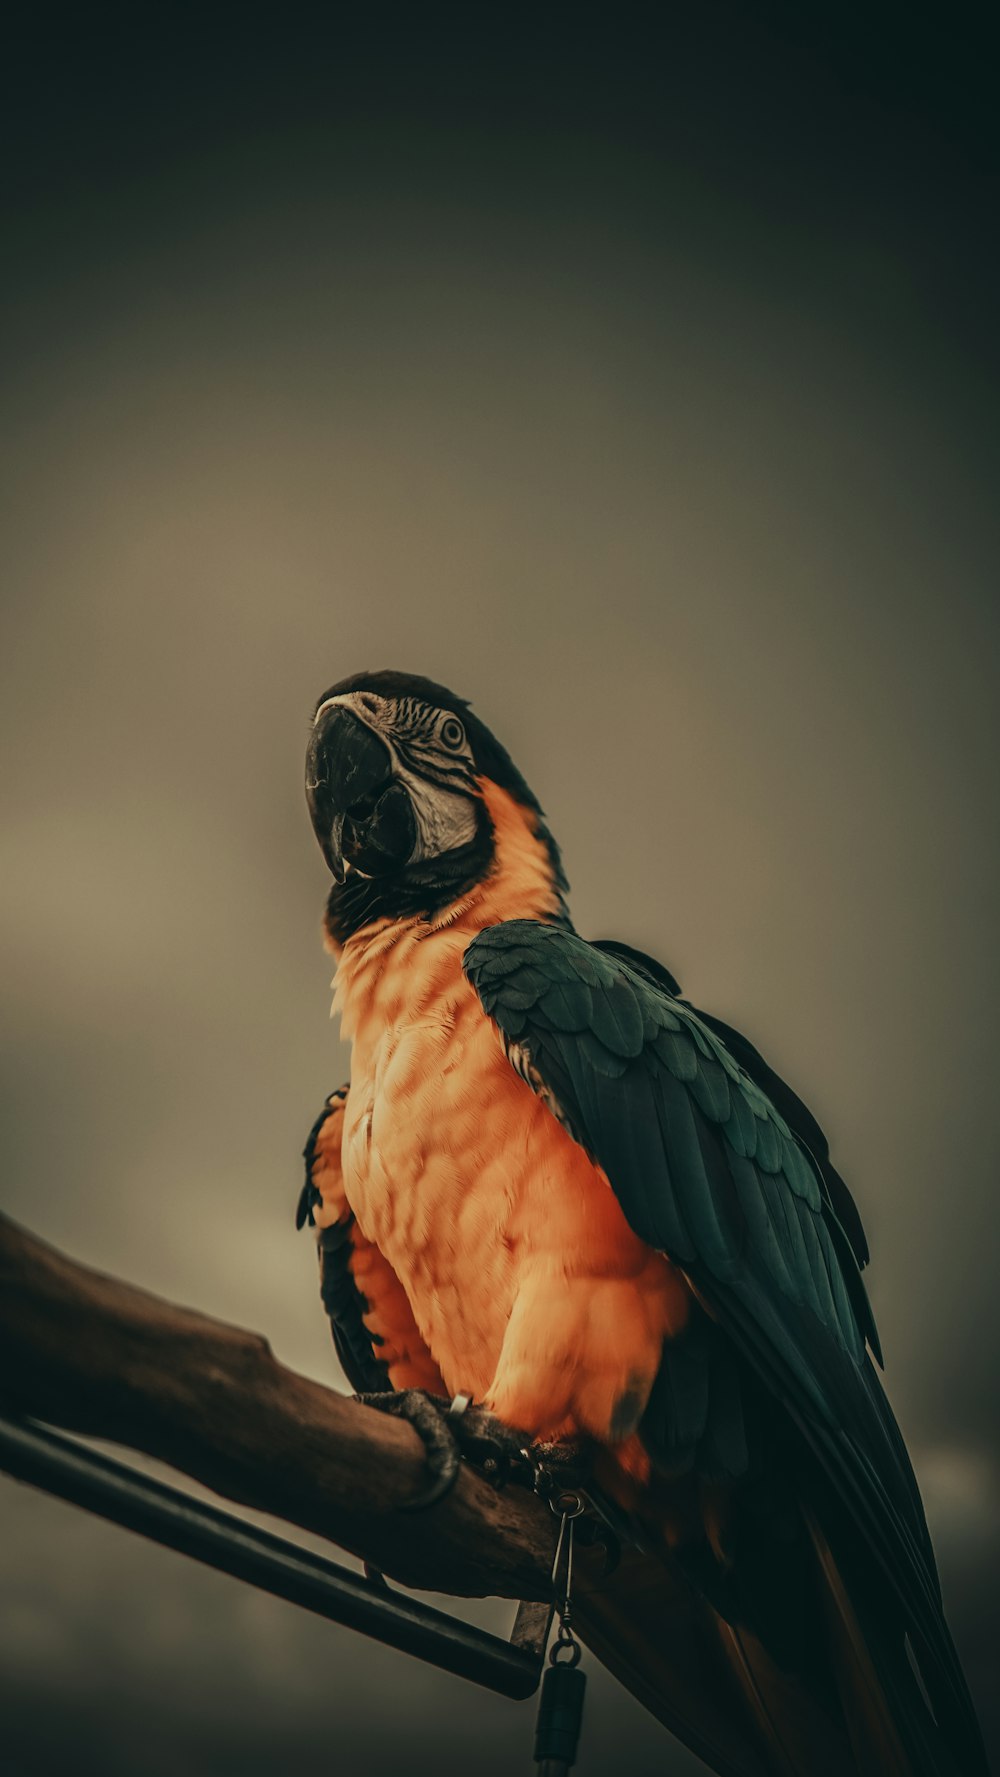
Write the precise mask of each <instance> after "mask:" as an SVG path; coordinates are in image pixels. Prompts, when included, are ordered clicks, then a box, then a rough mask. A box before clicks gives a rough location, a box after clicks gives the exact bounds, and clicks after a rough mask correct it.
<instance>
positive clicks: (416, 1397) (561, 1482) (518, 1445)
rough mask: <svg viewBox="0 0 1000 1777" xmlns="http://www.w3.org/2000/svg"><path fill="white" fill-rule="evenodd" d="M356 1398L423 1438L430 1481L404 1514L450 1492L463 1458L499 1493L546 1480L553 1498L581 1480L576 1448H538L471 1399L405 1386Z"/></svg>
mask: <svg viewBox="0 0 1000 1777" xmlns="http://www.w3.org/2000/svg"><path fill="white" fill-rule="evenodd" d="M355 1398H356V1399H357V1400H359V1401H362V1402H363V1403H364V1405H365V1406H366V1407H374V1408H375V1409H376V1410H377V1411H378V1412H380V1413H390V1414H392V1415H393V1416H394V1417H395V1418H397V1419H406V1420H408V1421H409V1423H410V1424H411V1425H412V1426H413V1428H414V1430H415V1431H416V1432H417V1433H418V1434H419V1436H420V1438H421V1439H422V1440H423V1445H424V1450H425V1452H426V1462H427V1481H426V1483H425V1485H424V1486H423V1487H422V1488H420V1490H419V1491H418V1492H417V1494H416V1495H415V1496H414V1497H413V1498H412V1499H408V1500H407V1501H406V1502H405V1504H404V1505H403V1506H402V1507H401V1508H400V1509H401V1510H402V1511H407V1512H416V1511H424V1510H426V1508H427V1507H428V1506H432V1505H436V1504H437V1502H438V1500H440V1499H443V1498H444V1497H445V1495H446V1494H447V1493H450V1492H451V1489H452V1487H454V1485H455V1482H456V1480H457V1479H458V1472H459V1468H460V1466H461V1459H462V1457H463V1456H464V1457H465V1458H466V1460H467V1461H468V1462H470V1463H471V1464H472V1465H473V1467H474V1468H477V1469H479V1470H480V1471H481V1472H482V1474H483V1475H485V1477H486V1479H487V1480H488V1481H489V1482H490V1483H491V1485H492V1486H494V1487H496V1488H498V1489H499V1488H501V1487H504V1486H506V1484H507V1482H508V1481H519V1482H521V1483H522V1484H523V1485H524V1486H527V1487H534V1486H537V1485H538V1483H539V1478H540V1477H542V1476H544V1477H546V1482H545V1485H544V1486H543V1487H541V1488H540V1491H544V1492H545V1493H546V1495H548V1494H550V1493H551V1492H553V1491H555V1492H558V1491H561V1490H564V1489H565V1488H567V1487H570V1486H571V1485H575V1484H576V1483H577V1482H578V1480H579V1472H580V1471H579V1458H580V1452H579V1450H577V1448H576V1447H575V1446H573V1445H570V1444H534V1443H532V1441H531V1438H530V1437H529V1435H528V1433H527V1432H522V1431H518V1430H517V1429H516V1427H514V1426H511V1425H508V1424H507V1423H506V1421H505V1420H503V1419H498V1418H497V1416H496V1414H495V1413H490V1412H488V1410H487V1409H486V1408H485V1407H476V1406H473V1404H472V1402H471V1401H470V1399H469V1397H468V1395H462V1394H458V1395H456V1396H455V1398H454V1400H452V1401H448V1400H446V1399H444V1397H443V1396H441V1395H433V1394H428V1393H427V1392H426V1391H425V1390H424V1389H421V1388H404V1389H400V1390H399V1391H398V1392H392V1393H388V1394H359V1395H357V1396H356V1397H355ZM574 1462H575V1463H576V1465H577V1466H574Z"/></svg>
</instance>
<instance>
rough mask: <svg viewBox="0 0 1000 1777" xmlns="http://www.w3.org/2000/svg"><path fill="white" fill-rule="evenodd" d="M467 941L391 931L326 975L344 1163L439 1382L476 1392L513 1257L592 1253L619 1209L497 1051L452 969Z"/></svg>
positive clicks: (567, 1257)
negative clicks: (334, 1012) (339, 971)
mask: <svg viewBox="0 0 1000 1777" xmlns="http://www.w3.org/2000/svg"><path fill="white" fill-rule="evenodd" d="M467 942H468V934H465V935H464V936H461V935H459V934H458V933H454V932H448V933H440V934H437V935H435V936H434V937H433V938H423V939H421V940H420V941H419V942H418V943H417V942H415V943H413V944H412V945H408V943H407V940H406V939H403V940H401V941H399V942H398V943H396V944H394V946H393V950H392V951H391V952H390V953H389V954H387V955H386V956H385V957H384V958H383V959H382V961H381V963H380V964H379V965H378V966H377V967H370V968H366V969H365V970H364V971H363V974H362V977H361V978H359V979H353V978H352V977H351V976H349V975H348V976H345V978H344V979H343V980H338V1004H339V1007H340V1009H341V1012H342V1017H343V1021H344V1027H345V1034H348V1035H349V1036H350V1037H351V1039H352V1043H353V1052H352V1066H351V1086H350V1092H349V1096H348V1100H347V1105H346V1108H345V1113H344V1132H343V1145H342V1167H343V1180H344V1190H345V1193H346V1196H347V1199H348V1202H349V1203H350V1205H351V1208H352V1209H353V1211H354V1214H355V1216H356V1217H357V1221H358V1224H359V1226H360V1228H361V1231H362V1233H363V1234H364V1235H365V1237H366V1239H368V1240H370V1241H372V1242H373V1243H374V1244H375V1245H376V1246H377V1247H378V1248H379V1249H380V1251H381V1252H382V1253H383V1254H384V1255H385V1257H386V1258H387V1259H388V1261H389V1263H390V1265H391V1266H392V1268H393V1270H394V1271H395V1273H396V1275H397V1277H398V1278H399V1280H400V1282H401V1283H402V1285H403V1288H404V1289H405V1291H406V1294H407V1296H408V1297H409V1300H410V1303H411V1306H412V1308H413V1312H414V1317H415V1319H416V1322H417V1325H418V1327H419V1329H420V1332H421V1335H422V1337H423V1338H424V1340H425V1342H426V1343H427V1345H428V1347H429V1349H430V1350H431V1352H432V1353H433V1355H434V1357H435V1359H436V1361H437V1363H438V1364H439V1366H440V1368H441V1371H442V1374H443V1375H444V1377H445V1379H446V1381H447V1382H448V1385H449V1387H454V1388H465V1389H471V1390H473V1391H474V1392H476V1393H477V1394H478V1395H480V1396H481V1395H482V1394H483V1393H484V1392H485V1391H486V1389H487V1387H488V1386H489V1383H490V1381H491V1379H492V1376H493V1372H494V1369H495V1366H496V1362H497V1357H498V1354H499V1351H500V1347H501V1345H502V1342H503V1337H504V1332H505V1329H506V1326H507V1323H508V1320H509V1319H510V1314H511V1309H512V1305H513V1302H514V1299H515V1296H516V1294H517V1291H518V1287H519V1284H520V1283H521V1282H522V1281H523V1278H524V1275H525V1272H526V1270H527V1269H528V1268H529V1267H532V1266H537V1265H538V1264H539V1263H542V1264H551V1265H552V1266H554V1267H555V1268H557V1269H558V1270H560V1271H561V1270H563V1269H564V1268H565V1267H566V1266H567V1265H569V1266H572V1265H573V1263H574V1262H577V1263H586V1264H588V1266H591V1265H592V1266H593V1267H595V1268H598V1269H601V1268H603V1267H604V1265H606V1263H607V1254H608V1251H609V1248H610V1249H612V1250H613V1248H614V1233H615V1230H613V1229H612V1227H611V1226H610V1220H609V1219H614V1218H615V1217H616V1216H617V1214H618V1212H617V1206H616V1205H615V1204H614V1200H613V1198H612V1194H611V1192H610V1191H609V1190H608V1188H607V1185H606V1183H604V1182H603V1180H601V1179H600V1178H599V1175H598V1174H597V1172H596V1170H595V1168H594V1167H593V1165H592V1163H591V1162H590V1161H589V1160H588V1159H587V1157H586V1155H585V1154H584V1153H583V1151H582V1149H580V1148H579V1147H577V1145H576V1144H575V1143H574V1142H573V1141H572V1140H571V1139H570V1138H569V1136H568V1135H567V1134H566V1132H565V1131H564V1130H563V1129H562V1128H561V1126H560V1125H559V1123H558V1122H557V1121H556V1119H555V1118H554V1117H553V1116H552V1115H551V1113H550V1112H549V1111H548V1110H547V1109H546V1107H545V1106H544V1105H543V1104H542V1103H541V1101H540V1100H539V1099H537V1098H536V1097H535V1095H534V1093H533V1092H532V1090H531V1088H530V1087H529V1086H527V1085H526V1084H525V1083H524V1082H523V1081H522V1080H521V1079H520V1078H519V1077H518V1076H517V1074H515V1072H514V1070H513V1069H512V1067H511V1065H510V1063H509V1062H508V1060H507V1058H506V1056H505V1055H504V1053H503V1050H502V1048H501V1044H500V1039H499V1036H498V1034H497V1032H496V1030H495V1028H494V1026H493V1025H492V1024H491V1023H490V1021H489V1020H488V1018H487V1017H486V1014H485V1013H484V1012H483V1010H482V1007H481V1006H480V1004H479V1000H478V998H477V996H476V994H475V992H474V990H473V989H472V988H471V987H470V986H469V984H468V982H467V981H466V980H465V977H464V975H463V974H462V968H461V959H462V954H463V952H464V948H465V945H466V944H467ZM368 961H369V962H371V961H372V959H368ZM342 967H343V965H342ZM404 990H405V991H404Z"/></svg>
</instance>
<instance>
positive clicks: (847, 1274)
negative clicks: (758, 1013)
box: [299, 672, 987, 1777]
mask: <svg viewBox="0 0 1000 1777" xmlns="http://www.w3.org/2000/svg"><path fill="white" fill-rule="evenodd" d="M306 770H307V778H306V782H307V796H308V802H309V808H310V813H311V817H312V823H313V827H314V829H315V833H316V837H317V839H318V841H319V845H320V847H321V849H322V852H323V855H324V858H325V859H326V863H327V866H328V868H329V871H330V874H331V876H332V879H333V881H332V886H331V888H330V892H329V899H328V902H327V906H326V915H325V922H324V928H325V941H326V944H327V947H328V948H329V950H330V951H331V952H332V954H333V956H334V957H335V958H336V976H335V995H334V1010H335V1011H336V1012H337V1013H339V1016H340V1020H341V1029H342V1032H343V1034H344V1036H345V1038H347V1039H348V1040H349V1041H350V1044H351V1079H350V1084H349V1085H347V1086H345V1087H343V1088H341V1089H339V1090H338V1091H337V1092H335V1093H333V1094H332V1095H331V1096H330V1098H329V1099H328V1101H327V1103H326V1104H325V1105H324V1107H323V1111H322V1113H321V1115H320V1117H319V1119H318V1120H317V1123H316V1125H315V1127H314V1129H313V1132H312V1135H311V1137H310V1141H309V1144H308V1147H307V1150H306V1159H307V1178H306V1185H305V1188H304V1191H303V1197H302V1201H301V1203H300V1218H299V1219H300V1222H301V1221H304V1220H307V1219H308V1220H309V1221H311V1222H313V1223H314V1224H315V1225H316V1227H317V1229H318V1230H319V1233H318V1240H319V1243H320V1256H321V1281H322V1293H323V1299H324V1302H325V1306H326V1309H327V1311H328V1314H329V1316H330V1319H331V1322H332V1327H333V1334H334V1339H335V1342H336V1347H337V1351H338V1352H339V1355H340V1358H341V1360H342V1363H343V1367H344V1369H345V1371H346V1373H347V1376H348V1379H349V1380H350V1382H351V1384H352V1386H353V1387H355V1388H356V1389H359V1390H361V1391H364V1392H366V1393H369V1394H372V1395H374V1396H378V1395H384V1394H392V1393H393V1391H397V1392H398V1393H399V1395H400V1397H401V1398H403V1397H405V1398H406V1399H407V1400H408V1401H428V1402H433V1401H434V1400H435V1399H441V1400H443V1401H445V1402H447V1401H448V1400H451V1399H453V1398H456V1397H458V1396H460V1395H464V1396H466V1397H470V1398H471V1399H472V1400H473V1401H474V1402H476V1403H478V1404H479V1405H481V1406H482V1407H483V1408H485V1409H486V1410H488V1413H489V1414H491V1415H493V1416H494V1417H495V1421H496V1422H497V1423H498V1424H501V1425H502V1426H506V1427H509V1428H511V1431H512V1435H514V1436H515V1438H516V1439H517V1440H518V1441H520V1442H522V1443H523V1442H524V1441H525V1440H533V1441H536V1442H538V1443H543V1444H546V1443H547V1444H550V1445H553V1446H555V1447H560V1446H563V1445H566V1446H571V1447H575V1448H576V1449H578V1450H579V1449H582V1450H585V1451H586V1452H588V1453H589V1460H590V1463H591V1469H590V1480H589V1482H588V1488H589V1494H590V1497H591V1498H592V1499H595V1500H597V1501H598V1502H599V1501H600V1500H601V1499H604V1500H605V1501H607V1502H609V1506H610V1508H612V1509H613V1510H614V1511H616V1512H617V1514H618V1521H619V1522H620V1521H621V1518H622V1515H623V1514H624V1516H625V1521H626V1522H627V1523H628V1524H629V1525H631V1526H632V1527H633V1530H634V1539H635V1550H636V1551H638V1553H637V1554H635V1552H633V1558H632V1560H631V1562H630V1565H629V1568H628V1572H629V1575H630V1578H629V1583H628V1586H627V1587H626V1588H625V1589H624V1591H623V1589H622V1587H621V1586H619V1587H618V1588H617V1589H614V1590H611V1591H609V1593H608V1595H607V1596H605V1595H604V1594H603V1593H602V1592H601V1591H600V1590H599V1589H598V1590H595V1591H593V1592H591V1593H588V1594H586V1595H585V1596H583V1597H582V1598H580V1599H579V1600H578V1602H577V1606H576V1612H575V1621H576V1623H577V1626H578V1627H579V1629H580V1632H581V1634H582V1636H583V1639H584V1640H585V1641H587V1642H588V1644H589V1645H590V1646H591V1647H592V1648H593V1650H594V1651H595V1652H596V1653H597V1654H598V1656H599V1657H600V1658H601V1659H602V1660H603V1661H604V1662H605V1663H606V1664H607V1665H608V1666H609V1667H610V1668H611V1670H612V1671H613V1672H614V1673H615V1674H616V1675H617V1676H618V1677H619V1678H620V1679H621V1680H622V1681H623V1682H624V1683H625V1684H626V1685H629V1686H630V1687H631V1688H632V1689H633V1691H634V1692H635V1693H636V1695H638V1696H639V1697H640V1698H641V1699H642V1701H643V1702H644V1703H645V1704H646V1705H647V1706H648V1707H649V1708H650V1709H651V1710H653V1711H654V1712H655V1714H656V1715H658V1716H659V1718H660V1719H661V1721H662V1722H663V1723H664V1724H665V1725H666V1726H667V1727H668V1728H669V1729H671V1731H672V1732H673V1733H674V1734H675V1735H677V1736H678V1737H679V1738H680V1739H681V1740H682V1741H684V1742H685V1743H686V1744H687V1745H688V1746H689V1747H691V1748H692V1749H693V1750H694V1751H695V1752H696V1753H697V1754H698V1755H699V1756H700V1757H701V1758H702V1759H703V1760H704V1761H705V1763H706V1764H707V1765H708V1766H709V1767H710V1768H711V1769H712V1770H714V1771H716V1772H718V1773H720V1774H721V1777H776V1774H778V1773H780V1774H782V1777H792V1774H795V1777H850V1774H852V1773H856V1774H858V1777H876V1774H877V1777H887V1774H889V1777H979V1774H981V1773H985V1772H986V1769H987V1766H986V1758H985V1752H984V1749H983V1745H982V1741H981V1738H980V1733H979V1728H978V1725H977V1722H976V1717H975V1713H974V1710H973V1706H972V1703H971V1700H970V1697H969V1693H968V1690H967V1687H966V1683H965V1679H964V1676H963V1673H962V1669H961V1666H960V1664H959V1660H958V1657H957V1654H956V1652H955V1648H954V1645H953V1643H952V1640H951V1637H950V1635H949V1632H948V1628H947V1626H946V1623H945V1619H944V1615H943V1612H942V1605H941V1594H940V1589H939V1584H938V1578H937V1573H936V1568H935V1562H934V1555H933V1552H932V1549H931V1543H930V1538H929V1536H928V1531H927V1525H926V1522H925V1518H924V1512H923V1508H922V1505H921V1501H920V1495H919V1493H918V1490H917V1484H916V1481H915V1479H914V1475H913V1470H912V1468H911V1466H910V1462H909V1459H908V1456H907V1453H906V1449H905V1446H904V1443H903V1439H902V1436H901V1434H900V1431H899V1429H898V1427H897V1425H896V1422H895V1420H894V1418H893V1415H892V1412H891V1410H890V1408H889V1405H888V1402H887V1400H886V1398H885V1395H884V1394H883V1392H882V1388H881V1386H880V1383H879V1380H878V1375H877V1371H876V1368H875V1364H876V1363H878V1364H879V1365H881V1353H880V1351H879V1343H878V1334H877V1332H876V1328H875V1322H874V1320H873V1317H872V1312H871V1309H870V1306H869V1303H868V1298H867V1295H866V1292H865V1287H864V1283H863V1281H862V1276H861V1273H862V1270H863V1268H864V1266H865V1264H866V1262H867V1260H868V1248H867V1244H866V1241H865V1236H864V1232H863V1229H862V1225H861V1221H860V1218H859V1215H858V1212H857V1209H856V1207H855V1204H854V1202H853V1199H852V1197H851V1195H850V1192H849V1191H848V1189H847V1186H846V1185H845V1184H844V1182H843V1180H842V1179H841V1178H840V1176H839V1175H838V1173H837V1172H836V1171H835V1169H834V1167H833V1165H832V1163H831V1160H830V1156H829V1150H828V1146H827V1142H826V1139H825V1137H824V1135H823V1133H822V1131H821V1130H820V1128H819V1127H818V1125H817V1123H816V1121H815V1119H814V1118H813V1117H812V1116H811V1114H810V1113H809V1111H808V1110H807V1109H806V1107H805V1105H804V1104H803V1103H802V1102H801V1101H800V1099H799V1098H798V1097H797V1096H796V1095H795V1093H794V1092H793V1091H792V1090H791V1088H790V1087H789V1086H787V1085H786V1084H785V1083H784V1081H783V1080H781V1079H780V1078H779V1077H778V1075H777V1074H776V1073H774V1072H773V1071H772V1069H771V1068H770V1067H769V1066H768V1065H767V1063H766V1062H765V1061H764V1060H763V1058H762V1057H761V1056H760V1054H759V1053H758V1052H757V1050H756V1049H755V1048H754V1047H753V1045H752V1044H751V1043H750V1042H748V1040H747V1039H746V1037H744V1036H741V1035H740V1034H739V1033H738V1032H737V1031H735V1030H733V1029H731V1028H730V1027H729V1026H728V1025H726V1024H724V1023H723V1022H722V1021H721V1020H720V1019H718V1018H715V1017H712V1016H711V1015H709V1014H708V1013H706V1012H702V1011H699V1010H697V1009H696V1008H695V1007H694V1006H692V1005H691V1004H690V1003H689V1001H688V1000H686V999H685V998H684V997H683V996H682V994H681V990H680V988H679V986H678V984H677V982H676V981H675V980H674V978H673V976H672V975H671V974H670V972H669V971H668V970H667V969H666V968H664V967H663V966H662V964H660V963H658V962H655V961H653V960H652V959H651V958H650V957H648V956H644V955H641V954H640V953H638V952H637V951H635V950H633V949H631V948H629V946H627V945H625V944H619V943H614V942H599V943H590V942H588V941H587V940H585V939H584V938H582V937H580V936H579V934H578V933H577V932H576V931H575V929H574V927H573V924H572V922H571V919H570V916H569V911H568V907H567V893H568V885H567V881H566V877H565V875H564V872H563V868H562V864H561V861H560V854H559V848H558V846H557V845H556V842H555V840H554V838H553V837H552V834H551V833H550V831H549V829H548V827H547V825H546V823H545V819H544V817H543V813H542V810H541V808H540V806H539V803H538V800H537V798H536V797H535V796H534V795H533V794H532V792H531V790H530V789H529V788H528V785H527V784H526V782H525V780H524V778H523V777H522V776H521V774H520V772H519V771H518V770H517V768H516V766H515V765H514V763H513V761H512V760H511V758H510V757H509V755H508V753H507V752H506V751H505V749H504V748H503V746H502V745H501V744H500V743H499V741H497V740H496V739H495V738H494V736H493V735H492V734H491V733H490V731H489V729H488V728H487V727H486V726H485V724H484V723H483V722H482V721H480V720H479V718H478V717H477V716H476V715H475V714H474V713H473V712H472V710H471V709H470V707H469V705H468V703H466V702H465V701H463V700H462V699H461V698H459V697H456V696H455V695H453V693H451V692H450V691H448V690H446V689H445V688H444V687H443V686H441V685H437V684H434V683H432V682H431V681H430V680H427V679H423V678H417V677H412V676H409V675H406V674H402V673H396V672H378V673H358V674H355V675H354V676H353V677H350V678H347V679H344V680H342V681H341V682H340V683H339V684H337V685H334V686H332V687H331V689H330V690H328V691H326V692H324V694H323V696H322V697H321V698H320V699H319V702H318V704H317V706H316V709H315V713H314V717H313V721H312V727H311V731H310V739H309V746H308V754H307V765H306ZM873 1360H874V1361H873ZM414 1417H415V1419H416V1420H417V1421H418V1422H419V1420H420V1415H418V1414H416V1413H414ZM420 1428H421V1427H420V1425H419V1423H418V1429H420ZM423 1433H424V1435H425V1437H426V1441H427V1444H428V1450H429V1452H430V1455H431V1456H432V1457H433V1456H434V1453H435V1449H437V1451H438V1457H439V1458H440V1448H439V1445H440V1440H438V1441H437V1443H436V1441H435V1437H434V1436H433V1435H428V1434H427V1430H426V1424H424V1425H423ZM452 1468H454V1464H453V1465H452Z"/></svg>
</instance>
